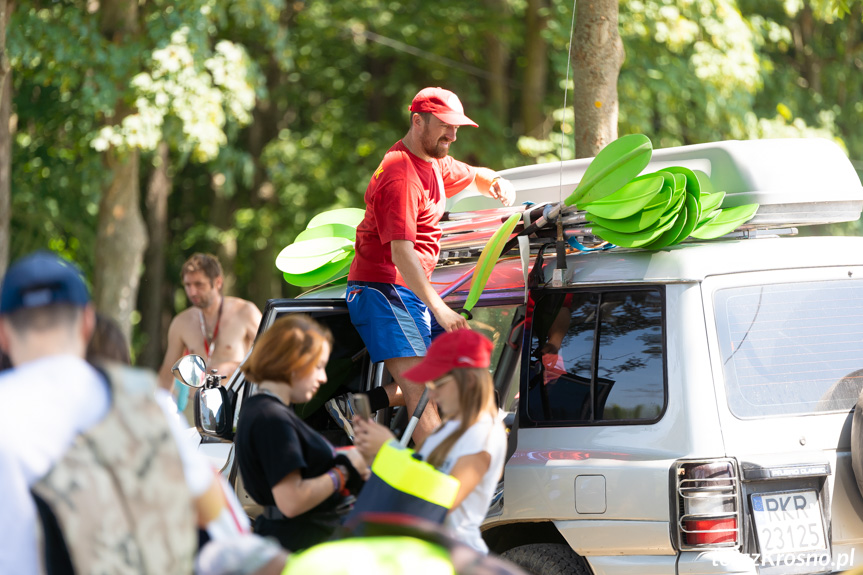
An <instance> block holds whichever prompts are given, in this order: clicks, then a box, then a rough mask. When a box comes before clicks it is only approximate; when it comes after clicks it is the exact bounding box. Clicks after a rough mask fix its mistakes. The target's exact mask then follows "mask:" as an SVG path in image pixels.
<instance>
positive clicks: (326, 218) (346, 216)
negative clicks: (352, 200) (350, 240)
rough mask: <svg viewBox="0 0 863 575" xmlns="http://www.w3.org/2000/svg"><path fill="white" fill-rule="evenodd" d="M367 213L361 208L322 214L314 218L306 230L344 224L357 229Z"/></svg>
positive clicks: (330, 211)
mask: <svg viewBox="0 0 863 575" xmlns="http://www.w3.org/2000/svg"><path fill="white" fill-rule="evenodd" d="M365 214H366V211H365V210H361V209H360V208H339V209H336V210H328V211H326V212H321V213H319V214H317V215H316V216H315V217H313V218H312V219H311V220H310V221H309V223H308V225H307V226H306V228H316V227H318V226H322V225H324V224H342V225H345V226H351V227H353V228H356V227H357V226H358V225H360V222H361V221H363V217H365Z"/></svg>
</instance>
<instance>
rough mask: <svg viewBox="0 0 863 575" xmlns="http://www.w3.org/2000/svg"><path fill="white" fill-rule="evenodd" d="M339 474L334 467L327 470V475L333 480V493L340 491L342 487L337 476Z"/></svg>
mask: <svg viewBox="0 0 863 575" xmlns="http://www.w3.org/2000/svg"><path fill="white" fill-rule="evenodd" d="M339 475H340V473H339V471H337V470H335V469H330V470H329V471H327V476H328V477H329V478H330V480H331V481H332V482H333V493H335V492H337V491H341V489H342V487H341V480H340V478H339Z"/></svg>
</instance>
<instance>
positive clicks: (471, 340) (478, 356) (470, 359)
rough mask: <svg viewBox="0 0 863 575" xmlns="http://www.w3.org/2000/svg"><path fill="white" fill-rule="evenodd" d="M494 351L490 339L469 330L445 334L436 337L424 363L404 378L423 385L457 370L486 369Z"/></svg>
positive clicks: (407, 372) (413, 368)
mask: <svg viewBox="0 0 863 575" xmlns="http://www.w3.org/2000/svg"><path fill="white" fill-rule="evenodd" d="M493 348H494V345H493V344H492V343H491V340H489V339H488V338H487V337H485V336H484V335H482V334H481V333H478V332H475V331H473V330H472V329H457V330H455V331H448V332H446V333H443V334H441V335H439V336H438V337H437V338H435V340H434V341H433V342H432V344H431V345H430V346H429V349H428V352H427V353H426V356H425V357H424V358H423V360H422V361H421V362H420V363H419V364H417V365H416V366H414V367H412V368H410V369H409V370H407V371H406V372H405V373H404V376H405V378H407V379H409V380H411V381H413V382H416V383H425V382H427V381H434V380H436V379H437V378H439V377H441V376H442V375H445V374H446V373H449V372H450V371H451V370H453V369H455V368H457V367H482V368H487V367H488V366H489V365H491V351H492V349H493Z"/></svg>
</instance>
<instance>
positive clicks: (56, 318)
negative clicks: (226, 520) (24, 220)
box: [0, 251, 223, 575]
mask: <svg viewBox="0 0 863 575" xmlns="http://www.w3.org/2000/svg"><path fill="white" fill-rule="evenodd" d="M94 326H95V312H94V309H93V306H92V304H91V303H90V295H89V291H88V289H87V285H86V284H85V283H84V279H83V277H82V276H81V272H80V270H79V269H78V268H77V267H76V266H74V265H73V264H71V263H70V262H68V261H66V260H64V259H62V258H60V257H58V256H57V255H55V254H53V253H50V252H46V251H40V252H36V253H34V254H31V255H29V256H26V257H24V258H22V259H20V260H18V261H16V262H15V263H13V264H12V266H11V267H10V268H9V269H8V271H7V273H6V276H5V277H4V278H3V284H2V287H0V349H3V351H4V352H5V353H6V354H8V356H9V357H10V358H11V361H12V365H13V366H14V367H13V368H12V369H9V370H6V371H4V372H3V373H0V533H3V537H2V538H0V573H19V574H25V575H26V574H30V573H43V572H48V573H66V572H76V573H94V572H100V573H108V572H118V573H119V572H134V573H191V571H192V562H193V558H194V553H195V550H196V544H197V530H196V528H195V523H196V518H198V519H199V521H200V516H201V515H202V509H205V507H203V506H202V505H201V504H200V501H201V500H203V499H205V498H206V497H205V496H207V495H208V494H209V495H215V496H216V497H218V494H219V493H220V492H221V487H219V483H218V482H217V481H213V476H212V474H211V475H210V476H209V477H207V475H206V473H212V471H211V470H210V469H209V467H208V466H206V465H204V468H203V469H204V473H203V475H201V474H200V473H198V475H197V478H193V473H191V472H190V469H192V468H193V466H192V464H191V463H190V462H191V460H190V459H189V458H188V456H187V455H185V454H184V455H183V456H182V457H181V452H183V451H184V450H188V449H189V447H188V446H184V445H181V444H180V443H179V442H178V441H177V440H178V437H179V434H181V433H182V431H181V430H179V431H178V430H175V429H172V428H171V427H170V426H171V422H170V421H169V420H168V418H167V417H166V416H165V413H164V412H163V411H162V409H161V408H160V407H159V405H158V404H157V403H156V401H155V399H154V395H153V393H154V390H155V377H154V375H153V374H151V373H148V372H145V371H143V370H137V369H133V368H129V367H125V366H119V365H109V364H105V365H102V366H100V367H99V368H98V369H97V368H95V367H94V366H92V365H90V364H89V363H87V362H86V361H85V359H84V357H85V353H86V349H87V343H88V341H89V340H90V337H91V335H92V333H93V329H94ZM192 453H193V454H194V451H193V450H192ZM211 486H215V490H216V491H214V492H212V493H211V490H210V487H211ZM220 501H223V499H222V500H220ZM215 509H217V511H216V515H218V514H219V513H220V511H219V509H220V507H219V506H216V507H215Z"/></svg>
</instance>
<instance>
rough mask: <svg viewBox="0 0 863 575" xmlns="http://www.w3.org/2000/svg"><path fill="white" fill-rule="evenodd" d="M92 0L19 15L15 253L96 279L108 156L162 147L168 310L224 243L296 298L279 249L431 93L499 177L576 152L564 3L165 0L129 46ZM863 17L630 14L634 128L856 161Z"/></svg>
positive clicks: (723, 2)
mask: <svg viewBox="0 0 863 575" xmlns="http://www.w3.org/2000/svg"><path fill="white" fill-rule="evenodd" d="M837 2H838V3H837ZM529 4H530V6H534V7H536V6H539V8H538V10H539V12H538V14H539V15H540V16H541V18H540V19H541V20H542V21H543V22H544V24H545V25H544V27H543V28H542V30H541V31H540V33H541V35H542V37H543V38H544V39H545V41H546V42H547V47H548V51H547V58H548V64H549V66H548V70H549V74H548V80H547V86H546V87H547V97H546V100H545V101H544V102H543V103H542V112H543V114H544V116H545V117H547V118H548V120H547V122H546V124H545V134H544V136H542V137H540V138H533V139H527V138H521V139H520V137H521V136H522V135H523V132H524V130H523V128H522V126H521V125H520V124H521V115H520V114H519V106H520V104H521V102H522V100H523V99H524V98H525V94H524V93H523V90H524V86H523V83H522V80H523V79H524V76H525V66H526V65H527V64H526V59H525V57H524V53H525V48H526V47H525V42H526V38H528V37H529V36H530V35H529V34H528V33H527V31H526V29H525V26H526V22H527V21H528V19H527V18H526V11H527V10H528V8H529ZM91 6H95V5H94V4H92V3H85V2H82V1H77V0H73V1H71V2H64V3H46V2H41V1H36V0H27V1H24V2H22V3H20V4H16V8H15V11H14V13H13V19H12V21H11V22H10V24H9V28H8V38H7V47H8V53H9V56H10V61H11V63H12V77H13V80H14V99H13V103H14V108H13V114H14V115H15V116H14V117H15V119H16V120H17V124H16V125H17V131H16V132H15V134H14V146H13V160H12V190H13V192H12V221H11V227H12V231H11V236H12V242H11V250H12V254H11V255H12V257H15V256H19V255H21V254H22V253H25V252H27V251H30V250H32V249H34V248H36V247H43V246H49V247H52V248H54V249H56V250H58V251H61V252H64V253H66V254H67V255H68V256H70V257H72V258H73V259H75V260H77V261H79V262H81V263H82V264H83V265H84V267H85V269H87V270H88V271H92V269H93V266H94V256H93V254H94V243H95V241H96V226H97V221H98V219H97V217H98V210H99V201H100V195H101V193H102V192H101V191H102V189H104V184H105V178H106V177H107V175H108V171H107V170H106V167H105V165H104V164H103V156H102V154H100V149H102V147H104V146H105V145H106V144H109V143H110V144H113V145H115V146H124V145H125V146H135V147H136V148H138V149H139V150H141V153H142V154H143V156H142V158H143V161H142V168H141V171H142V173H141V181H142V186H144V185H145V184H146V182H147V181H148V178H149V176H150V175H151V174H152V172H153V170H154V169H155V166H154V165H153V162H154V161H157V160H156V158H157V157H156V155H155V154H154V153H153V152H152V150H153V149H154V148H155V146H156V144H157V143H158V142H159V141H160V140H161V141H164V142H167V143H168V144H169V146H170V153H169V156H170V158H169V163H170V165H169V169H168V172H169V175H170V176H171V181H172V182H173V184H172V185H173V190H172V192H171V194H170V197H169V200H168V202H169V203H168V231H167V238H166V240H167V242H166V246H167V247H166V253H165V262H166V263H165V267H166V277H167V278H168V281H169V282H171V283H172V285H171V289H170V292H169V293H166V294H165V300H166V301H165V309H166V313H165V315H168V316H169V315H172V314H174V313H175V312H176V311H178V310H179V309H181V308H182V307H183V306H185V305H186V302H185V297H184V295H183V293H182V288H181V286H180V285H179V282H178V281H177V276H178V273H179V267H180V265H181V264H182V262H183V261H184V260H185V259H186V257H188V255H189V254H190V253H191V252H193V251H208V252H215V253H218V254H219V255H220V257H221V258H222V259H223V263H224V264H225V267H226V271H227V272H228V273H229V274H230V275H231V277H232V279H233V287H232V288H231V290H232V292H233V293H234V294H235V295H239V296H241V297H246V298H249V299H252V300H253V301H255V303H257V304H258V305H259V306H263V305H264V303H265V301H266V299H267V298H268V297H277V296H288V295H296V293H297V289H296V288H293V287H291V286H289V285H287V284H285V283H284V281H282V280H281V276H280V274H279V273H278V272H277V270H276V269H275V266H274V265H273V262H274V260H275V257H276V255H277V254H278V252H279V251H280V250H281V248H283V247H284V246H285V245H287V244H288V243H290V242H291V241H292V240H293V238H294V237H295V236H296V234H297V233H299V232H300V231H301V230H302V229H304V227H305V225H306V223H307V222H308V220H309V219H310V218H311V217H312V216H313V215H315V214H316V213H318V212H320V211H321V210H324V209H329V208H334V207H345V206H356V207H360V206H362V205H363V193H364V191H365V188H366V185H367V183H368V179H369V176H370V174H371V173H372V172H373V171H374V169H375V167H376V166H377V164H378V162H379V161H380V158H381V157H382V156H383V154H384V152H385V151H386V150H387V149H388V148H389V146H391V145H392V144H393V143H394V142H395V141H396V140H397V139H398V138H400V137H401V136H402V135H403V134H404V133H405V131H406V129H407V106H408V104H409V102H410V100H411V98H412V97H413V95H414V94H415V93H416V92H417V91H418V90H419V89H420V88H422V87H424V86H427V85H440V86H443V87H447V88H449V89H452V90H454V91H456V92H457V93H458V94H459V96H460V97H461V99H462V102H463V103H464V105H465V108H466V111H467V113H468V115H469V116H470V117H472V118H473V119H474V120H476V121H477V122H478V123H479V124H480V128H479V129H473V128H464V129H462V130H460V131H459V134H458V142H456V144H455V145H454V147H453V154H454V155H455V156H456V157H459V158H461V159H465V160H467V161H470V162H472V163H476V164H480V165H488V166H490V167H493V168H506V167H513V166H517V165H523V164H527V163H532V162H536V161H546V160H551V159H556V158H559V157H565V158H566V157H573V154H574V150H573V145H572V134H573V129H572V112H571V103H572V92H571V90H572V73H571V71H569V67H568V66H569V62H568V60H569V54H568V52H569V39H570V34H571V29H572V2H571V0H548V1H547V2H539V3H528V2H526V1H525V0H482V1H477V2H464V1H463V0H439V1H438V2H432V3H429V2H421V1H420V0H402V1H400V2H391V1H384V0H355V1H352V2H332V1H325V0H291V1H288V0H228V1H216V0H180V1H171V2H168V1H167V0H153V1H150V2H144V3H140V4H139V6H140V9H141V16H140V17H141V19H142V26H141V30H142V31H143V32H142V34H141V35H140V36H139V37H138V38H136V39H135V40H134V41H132V42H129V43H128V44H124V45H122V46H121V47H119V48H117V47H113V46H112V45H111V44H110V42H109V41H108V40H109V39H107V38H104V37H102V36H101V35H100V33H99V31H98V26H97V22H96V18H95V17H94V14H92V13H90V12H88V7H91ZM846 9H847V10H848V11H850V12H849V13H848V14H850V15H845V17H840V14H841V10H846ZM861 11H863V2H859V1H858V0H855V1H853V2H852V1H848V2H844V1H839V0H837V1H836V2H831V1H830V0H818V1H812V2H808V1H805V0H796V1H779V0H771V1H769V2H757V1H755V0H682V1H681V0H633V1H631V2H621V3H620V32H621V36H622V38H623V41H624V45H625V49H626V61H625V62H624V65H623V68H622V70H621V74H620V79H619V85H618V92H619V99H620V125H619V133H620V134H626V133H631V132H643V133H645V134H647V135H648V136H649V137H650V138H651V139H652V140H653V142H654V145H655V146H656V147H665V146H673V145H680V144H692V143H699V142H704V141H710V140H719V139H728V138H753V137H771V136H778V135H795V136H796V135H812V134H820V135H825V136H827V137H832V138H835V139H837V140H839V141H841V142H842V143H843V144H844V145H845V146H846V149H847V150H848V151H849V154H850V155H851V157H852V158H863V130H860V125H861V115H863V110H861V104H860V102H861V101H863V93H861V92H863V84H861V82H863V74H861V71H863V70H861V68H863V61H861V57H863V56H861V50H860V45H859V44H860V39H861V33H860V26H861V25H863V24H861ZM530 20H531V21H534V20H536V19H530ZM493 41H494V42H499V43H500V44H502V45H503V46H504V47H505V48H506V50H505V52H506V53H508V54H509V56H508V58H509V59H508V60H505V66H504V67H503V69H504V70H505V71H506V78H505V80H504V82H505V84H506V86H505V90H504V93H505V94H506V95H507V96H508V98H509V101H508V102H506V103H505V104H506V105H503V106H501V105H500V103H499V102H492V99H491V98H490V94H492V93H494V90H492V87H494V86H495V85H496V82H499V80H495V79H494V78H495V75H494V71H493V69H492V68H493V67H492V65H491V63H490V53H491V50H490V46H491V45H492V43H493ZM567 80H568V81H569V86H568V92H567V94H568V100H565V98H564V93H565V90H564V89H565V88H566V87H567ZM118 102H120V103H123V104H124V105H125V106H126V107H127V108H128V110H129V116H128V117H127V119H125V120H124V121H123V122H119V121H118V120H119V119H118V118H114V117H113V115H114V114H115V109H116V105H117V103H118ZM565 103H566V105H564V104H565ZM567 108H569V109H567ZM142 273H143V274H144V278H146V277H147V270H142ZM230 283H231V282H229V284H230ZM162 329H164V325H163V328H162ZM152 336H153V337H156V338H157V339H158V337H159V336H158V334H152Z"/></svg>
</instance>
